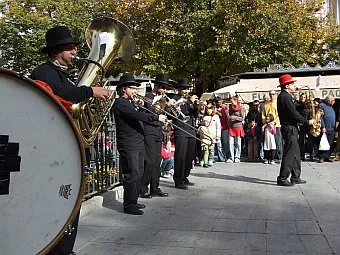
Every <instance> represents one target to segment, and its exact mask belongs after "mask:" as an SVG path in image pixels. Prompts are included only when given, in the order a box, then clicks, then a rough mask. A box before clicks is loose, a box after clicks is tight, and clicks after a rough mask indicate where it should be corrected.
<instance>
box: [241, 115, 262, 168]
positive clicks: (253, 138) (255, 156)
mask: <svg viewBox="0 0 340 255" xmlns="http://www.w3.org/2000/svg"><path fill="white" fill-rule="evenodd" d="M261 132H262V129H261V127H260V126H258V125H257V123H256V122H255V119H253V118H250V119H248V125H247V127H246V132H245V133H246V137H247V141H248V158H247V161H250V162H251V161H258V160H259V148H260V143H261V141H260V139H261Z"/></svg>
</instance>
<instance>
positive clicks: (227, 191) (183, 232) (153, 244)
mask: <svg viewBox="0 0 340 255" xmlns="http://www.w3.org/2000/svg"><path fill="white" fill-rule="evenodd" d="M279 168H280V165H279V164H276V165H264V164H262V163H244V162H241V163H240V164H226V163H223V162H221V163H215V164H214V166H213V167H211V168H208V169H205V168H201V167H200V168H195V169H194V170H193V171H192V174H191V175H190V177H189V178H190V180H191V181H192V182H195V183H196V185H195V186H194V187H189V189H188V190H178V189H175V188H174V183H173V180H172V179H171V178H167V179H165V178H162V179H161V181H160V183H161V189H162V190H163V191H164V192H168V193H169V197H167V198H160V197H154V198H152V199H139V200H138V201H139V202H140V203H144V204H145V205H146V208H145V209H144V212H145V213H144V215H142V216H134V215H127V214H123V213H122V200H121V198H118V200H117V201H111V200H110V201H106V203H103V205H102V207H100V208H98V207H93V210H92V211H91V212H87V213H86V214H83V216H82V217H81V219H80V223H79V229H78V236H77V240H76V245H75V251H76V252H77V254H78V255H85V254H86V255H87V254H91V255H93V254H95V255H115V254H119V255H125V254H127V255H130V254H132V255H135V254H142V255H144V254H145V255H146V254H147V255H153V254H162V255H164V254H165V255H167V254H169V255H170V254H171V255H173V254H174V255H177V254H178V255H182V254H184V255H187V254H190V255H196V254H197V255H217V254H218V255H222V254H223V255H225V254H231V255H239V254H240V255H262V254H267V255H282V254H289V255H294V254H296V255H302V254H308V255H319V254H320V255H323V254H325V255H326V254H340V245H339V243H340V220H339V216H338V214H339V213H338V212H339V211H340V194H339V190H340V182H338V180H339V179H340V171H338V169H339V168H340V164H339V162H337V163H333V164H317V163H310V162H302V176H301V177H302V178H303V179H306V180H307V184H304V185H295V186H294V187H280V186H277V185H276V177H277V175H278V173H279ZM85 203H86V202H85ZM84 208H90V206H87V207H86V206H84Z"/></svg>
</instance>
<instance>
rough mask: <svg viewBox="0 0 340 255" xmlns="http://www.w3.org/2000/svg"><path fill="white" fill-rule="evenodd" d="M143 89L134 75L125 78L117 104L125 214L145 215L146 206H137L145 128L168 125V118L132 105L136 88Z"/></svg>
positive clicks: (115, 112)
mask: <svg viewBox="0 0 340 255" xmlns="http://www.w3.org/2000/svg"><path fill="white" fill-rule="evenodd" d="M138 86H140V84H139V83H138V82H136V81H135V78H134V77H133V75H129V74H127V75H123V76H121V77H120V82H119V84H118V85H117V94H118V95H119V98H117V99H116V100H115V102H114V104H113V113H114V117H115V121H116V131H117V134H116V136H117V148H118V151H119V155H120V163H121V171H122V175H123V188H124V197H123V207H124V213H128V214H134V215H142V214H143V213H144V212H143V211H142V210H141V209H143V208H145V205H143V204H139V203H137V200H138V195H139V191H140V183H141V177H142V175H143V172H144V125H143V123H148V124H150V123H157V122H159V121H160V122H165V121H166V116H165V115H157V114H152V113H146V112H143V111H139V110H138V109H137V107H136V106H135V105H134V103H133V102H132V99H133V97H134V95H135V94H136V89H135V87H138Z"/></svg>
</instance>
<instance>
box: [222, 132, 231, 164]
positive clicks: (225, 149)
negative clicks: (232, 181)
mask: <svg viewBox="0 0 340 255" xmlns="http://www.w3.org/2000/svg"><path fill="white" fill-rule="evenodd" d="M221 142H222V149H223V153H224V156H225V158H226V159H228V158H231V155H230V146H229V134H228V129H226V130H222V132H221Z"/></svg>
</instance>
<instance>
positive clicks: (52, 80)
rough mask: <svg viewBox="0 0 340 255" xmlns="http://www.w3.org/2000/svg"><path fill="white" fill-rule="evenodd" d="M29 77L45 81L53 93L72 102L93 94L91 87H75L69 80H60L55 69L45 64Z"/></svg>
mask: <svg viewBox="0 0 340 255" xmlns="http://www.w3.org/2000/svg"><path fill="white" fill-rule="evenodd" d="M30 78H31V79H33V80H40V81H43V82H46V83H47V84H48V85H49V86H50V87H51V89H52V90H53V93H54V94H56V95H57V96H60V97H61V98H63V99H65V100H68V101H72V102H73V103H79V102H81V101H84V100H86V99H88V98H90V97H92V96H93V91H92V88H91V87H86V86H82V87H76V86H74V85H73V84H72V83H71V82H70V81H68V80H62V78H61V76H60V75H59V73H58V72H57V71H56V70H54V69H51V68H49V67H48V66H46V65H41V66H39V67H38V68H36V69H35V70H34V71H33V72H32V74H31V76H30ZM65 79H66V78H65Z"/></svg>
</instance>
